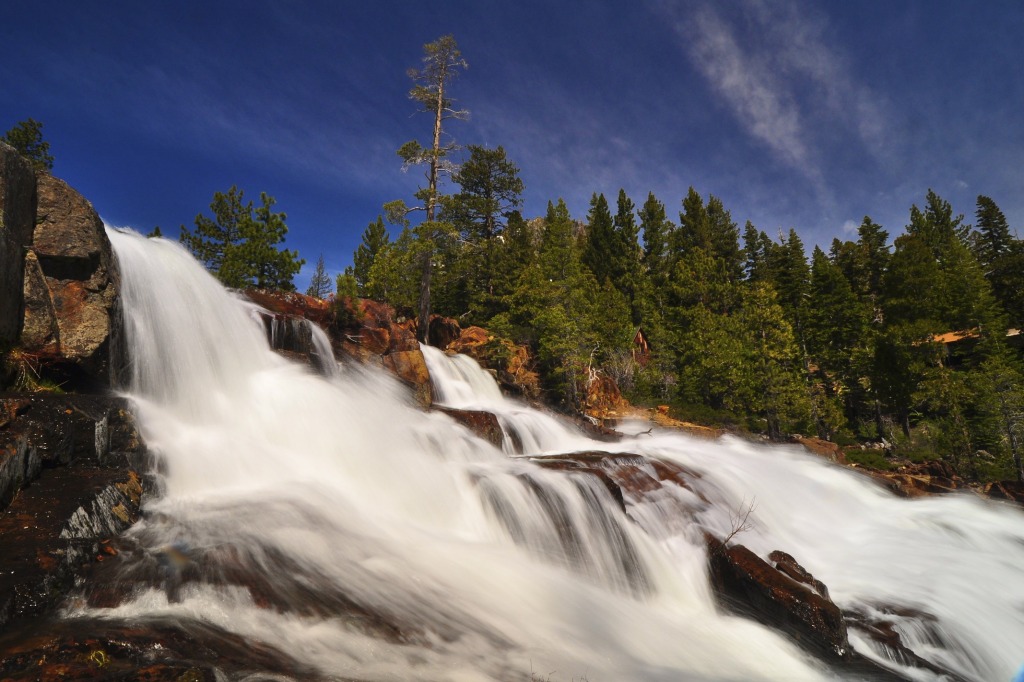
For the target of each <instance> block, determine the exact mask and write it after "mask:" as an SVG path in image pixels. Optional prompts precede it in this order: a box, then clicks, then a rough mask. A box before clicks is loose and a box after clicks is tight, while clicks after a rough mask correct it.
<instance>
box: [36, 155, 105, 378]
mask: <svg viewBox="0 0 1024 682" xmlns="http://www.w3.org/2000/svg"><path fill="white" fill-rule="evenodd" d="M36 179H37V204H36V212H35V228H34V230H33V233H32V240H31V246H30V247H29V249H30V250H29V251H28V252H27V253H26V254H25V259H24V263H25V267H24V271H23V276H22V296H23V298H24V310H25V313H24V323H23V325H22V326H23V330H22V333H21V339H20V345H21V348H22V350H23V351H24V353H26V354H28V355H29V356H32V357H34V358H35V359H37V361H38V363H39V367H40V368H41V370H42V374H43V375H45V376H47V377H48V378H52V379H53V380H54V381H56V382H57V383H60V384H62V385H64V386H65V387H67V388H80V387H91V386H95V385H99V386H106V385H108V384H109V383H110V380H111V378H112V377H111V373H112V372H113V371H115V370H116V366H117V365H118V364H120V363H119V362H118V361H117V360H116V358H114V359H113V360H114V362H112V358H111V349H112V348H116V347H117V346H118V343H117V341H118V339H117V338H116V337H118V336H119V335H120V325H121V319H120V312H119V310H118V308H117V303H118V296H117V293H118V288H119V284H120V281H119V277H118V272H117V263H116V261H115V259H114V256H113V252H112V250H111V247H110V241H109V240H108V239H107V235H106V232H105V230H104V227H103V222H102V221H101V220H100V217H99V215H98V214H97V213H96V211H95V209H93V207H92V205H91V204H90V203H89V202H88V201H86V200H85V198H83V197H82V195H80V194H79V193H78V192H76V191H75V190H73V189H72V188H71V187H69V186H68V185H67V183H65V182H64V181H63V180H59V179H57V178H54V177H53V176H51V175H49V174H47V173H39V174H37V176H36Z"/></svg>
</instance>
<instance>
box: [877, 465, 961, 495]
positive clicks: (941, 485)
mask: <svg viewBox="0 0 1024 682" xmlns="http://www.w3.org/2000/svg"><path fill="white" fill-rule="evenodd" d="M865 471H866V472H867V473H868V475H870V476H871V477H872V478H873V479H874V480H876V481H877V482H879V483H880V484H882V485H883V486H885V487H886V488H888V489H889V490H890V491H892V492H893V493H894V494H896V495H899V496H900V497H922V496H924V495H936V494H942V493H951V492H955V491H958V490H966V489H968V485H967V482H966V481H964V480H963V479H962V478H960V477H959V476H958V475H957V474H956V472H954V471H953V468H952V467H951V466H950V465H949V464H947V463H946V462H940V461H931V462H919V463H913V464H906V465H903V466H901V467H899V468H898V469H896V470H894V471H878V470H865Z"/></svg>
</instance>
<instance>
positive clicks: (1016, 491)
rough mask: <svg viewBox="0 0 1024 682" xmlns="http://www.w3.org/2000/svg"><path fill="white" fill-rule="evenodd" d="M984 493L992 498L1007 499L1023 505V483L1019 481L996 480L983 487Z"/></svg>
mask: <svg viewBox="0 0 1024 682" xmlns="http://www.w3.org/2000/svg"><path fill="white" fill-rule="evenodd" d="M984 493H985V494H986V495H988V496H989V497H991V498H992V499H993V500H1009V501H1010V502H1016V503H1017V504H1020V505H1024V483H1022V482H1020V481H996V482H994V483H989V484H988V485H986V486H985V488H984Z"/></svg>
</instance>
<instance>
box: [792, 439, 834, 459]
mask: <svg viewBox="0 0 1024 682" xmlns="http://www.w3.org/2000/svg"><path fill="white" fill-rule="evenodd" d="M790 439H791V440H792V441H793V442H794V443H798V444H799V445H802V446H804V448H805V449H806V450H807V451H808V452H810V453H811V454H814V455H818V456H819V457H824V458H825V459H827V460H828V461H830V462H835V463H837V464H846V456H845V455H844V454H843V449H842V448H841V447H839V445H837V444H836V443H833V442H831V441H827V440H824V439H822V438H814V437H811V436H800V435H794V436H791V438H790Z"/></svg>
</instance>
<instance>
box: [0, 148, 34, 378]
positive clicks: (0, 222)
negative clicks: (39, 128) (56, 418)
mask: <svg viewBox="0 0 1024 682" xmlns="http://www.w3.org/2000/svg"><path fill="white" fill-rule="evenodd" d="M35 201H36V177H35V174H34V173H33V172H32V165H31V164H30V163H29V162H28V161H27V160H26V159H24V158H23V157H22V156H21V155H20V154H18V152H17V151H15V149H14V148H13V147H10V146H9V145H7V144H5V143H4V142H0V348H7V347H10V346H11V345H13V344H14V342H15V341H16V340H17V339H18V335H19V333H20V332H21V314H22V293H21V291H22V286H23V284H22V280H23V273H24V270H23V261H24V256H25V247H26V246H28V245H29V244H31V243H32V228H33V226H34V224H35ZM2 379H3V377H0V380H2Z"/></svg>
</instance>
